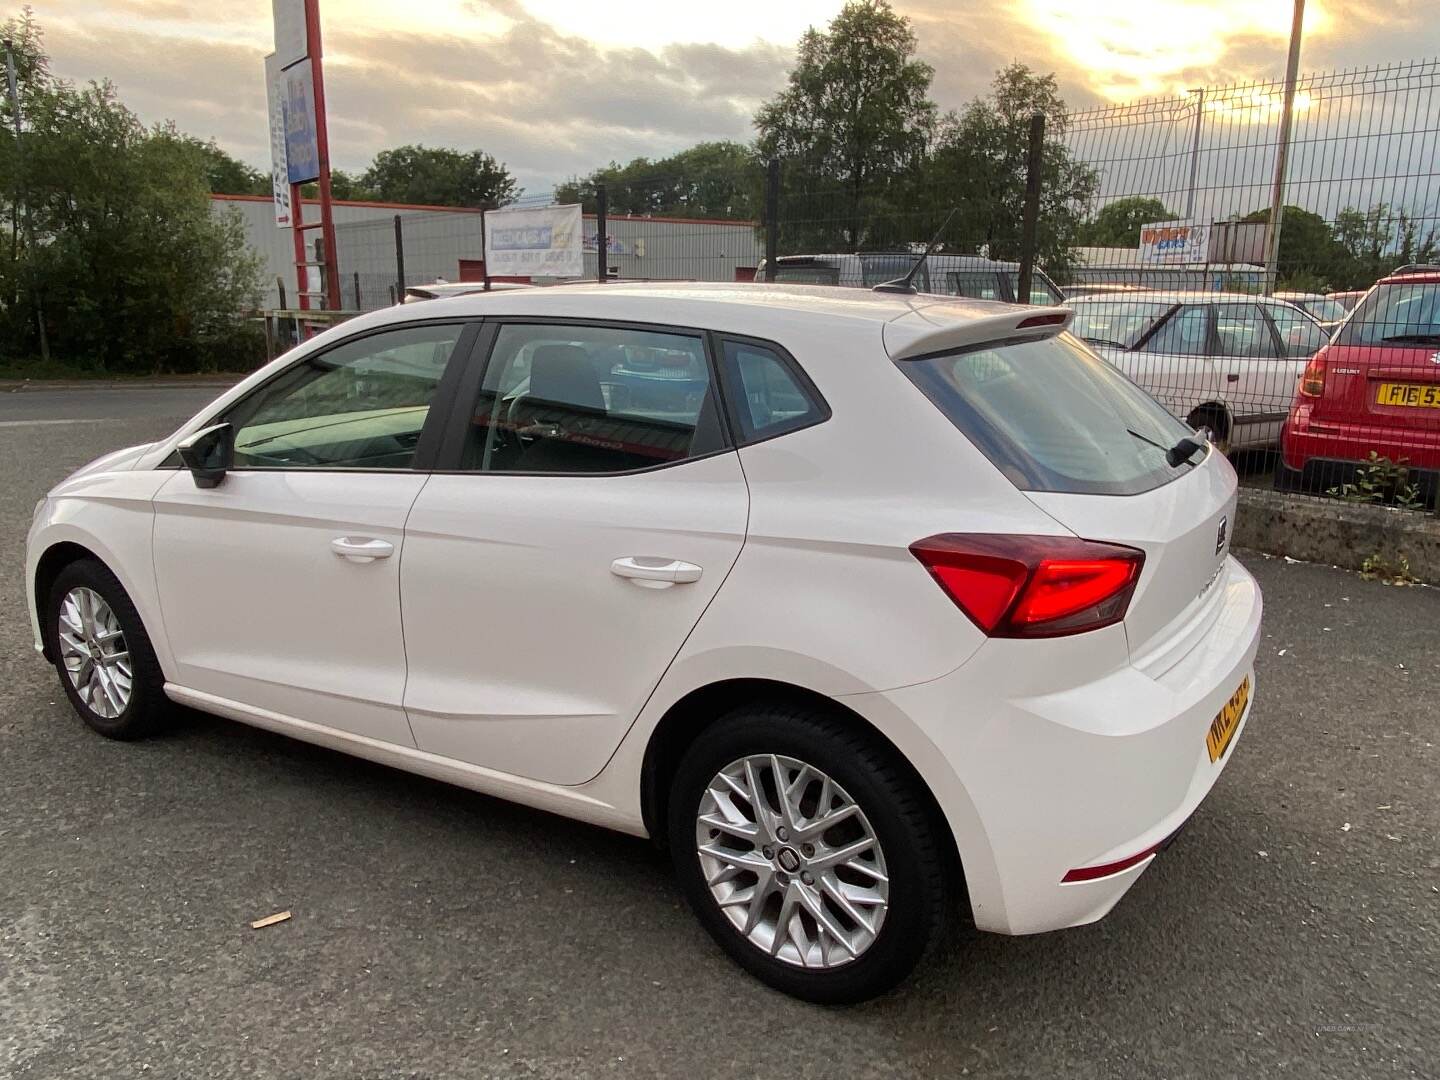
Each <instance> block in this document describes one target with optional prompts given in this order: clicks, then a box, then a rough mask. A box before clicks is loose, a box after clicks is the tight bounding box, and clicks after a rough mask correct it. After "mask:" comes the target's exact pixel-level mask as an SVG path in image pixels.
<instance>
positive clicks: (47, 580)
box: [34, 540, 114, 664]
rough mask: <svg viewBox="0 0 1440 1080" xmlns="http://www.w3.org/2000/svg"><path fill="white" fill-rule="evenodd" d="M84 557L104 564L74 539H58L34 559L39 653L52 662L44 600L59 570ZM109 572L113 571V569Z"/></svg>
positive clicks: (103, 562)
mask: <svg viewBox="0 0 1440 1080" xmlns="http://www.w3.org/2000/svg"><path fill="white" fill-rule="evenodd" d="M85 559H90V560H92V561H94V562H98V563H100V564H101V565H102V566H104V565H106V564H105V560H104V559H102V558H101V557H100V556H99V555H97V554H96V553H95V552H94V551H92V550H91V549H90V548H88V547H86V546H85V545H84V544H80V543H77V542H76V541H74V540H60V541H58V542H56V543H54V544H51V545H50V546H49V547H48V548H46V549H45V550H44V551H43V552H42V553H41V554H40V558H38V559H37V560H36V561H35V577H34V589H35V600H34V603H35V620H36V622H37V624H38V625H39V626H40V627H41V628H42V632H41V635H40V645H41V655H43V656H44V657H45V659H46V660H49V661H50V662H51V663H52V664H53V663H54V662H55V657H54V656H52V655H51V653H52V652H53V651H54V650H52V649H51V648H50V635H49V634H47V633H44V632H43V628H44V626H45V602H46V600H47V599H49V596H50V589H51V587H52V586H53V585H54V584H55V579H56V578H58V577H59V576H60V573H61V571H63V570H64V569H65V568H66V567H67V566H70V565H71V564H73V563H77V562H81V561H83V560H85ZM111 572H112V573H114V571H113V570H112V571H111Z"/></svg>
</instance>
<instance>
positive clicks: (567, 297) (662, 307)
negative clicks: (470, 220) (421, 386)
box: [336, 282, 1074, 357]
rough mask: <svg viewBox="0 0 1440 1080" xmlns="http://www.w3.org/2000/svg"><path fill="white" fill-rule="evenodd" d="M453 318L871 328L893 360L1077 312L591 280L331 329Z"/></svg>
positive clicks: (432, 305)
mask: <svg viewBox="0 0 1440 1080" xmlns="http://www.w3.org/2000/svg"><path fill="white" fill-rule="evenodd" d="M421 308H423V316H422V314H421V310H420V309H421ZM455 315H460V316H472V317H473V316H483V315H496V316H500V315H504V316H507V317H524V316H526V315H531V316H536V317H546V316H549V317H552V318H576V319H606V320H615V321H620V322H638V323H648V324H652V325H659V326H664V325H673V326H676V327H685V328H694V329H700V330H718V331H722V332H727V333H733V334H746V335H750V336H754V337H760V338H775V337H780V338H781V339H782V341H783V340H784V337H785V335H784V333H783V332H784V331H785V329H786V328H790V329H791V330H793V329H795V328H796V326H797V324H798V325H800V326H803V325H805V324H813V323H820V322H824V323H830V324H833V323H834V322H836V321H837V320H839V321H845V322H849V323H852V324H855V325H856V326H857V328H858V326H860V325H863V324H869V325H871V326H873V327H874V328H875V330H876V331H877V333H880V332H883V333H884V340H885V343H886V346H887V348H888V349H889V351H890V354H891V355H892V356H895V357H899V356H902V355H905V356H912V355H919V351H930V352H935V351H941V350H943V349H947V348H960V347H963V346H965V345H969V344H975V343H978V342H984V341H989V340H994V339H997V338H1001V337H1005V336H1013V334H1014V333H1015V332H1016V331H1017V330H1024V331H1029V332H1035V333H1051V334H1053V333H1058V332H1059V331H1060V330H1062V329H1064V328H1065V327H1066V326H1068V325H1069V323H1070V320H1071V318H1072V317H1073V316H1074V312H1073V311H1071V310H1070V309H1069V308H1062V307H1040V306H1035V305H1029V306H1022V305H1019V304H1005V303H1001V302H999V301H995V300H972V299H969V298H966V297H957V296H937V295H934V294H929V293H908V294H907V293H886V292H872V291H871V290H869V289H854V288H845V287H843V286H838V285H774V284H759V283H753V284H752V283H747V282H735V283H726V282H645V283H640V282H635V283H624V282H612V283H607V284H604V285H601V284H599V283H598V282H597V283H591V284H584V285H551V286H548V287H546V288H543V289H518V290H514V291H506V292H501V293H483V292H479V293H466V294H464V295H461V296H454V297H443V298H437V299H435V300H427V301H426V302H425V303H424V305H412V306H410V307H409V308H408V309H407V308H406V307H401V306H397V307H393V308H385V309H382V310H381V311H378V312H372V313H370V314H368V315H361V316H358V317H356V318H355V319H352V320H350V321H349V322H347V323H344V324H341V326H340V327H337V328H336V329H337V330H341V329H344V328H345V327H350V328H351V329H352V330H355V329H364V328H368V327H371V326H383V325H385V324H387V323H391V322H399V321H410V320H414V319H417V318H421V317H424V318H427V319H429V318H436V317H440V316H455ZM1022 323H1024V324H1025V325H1024V326H1023V327H1022V326H1021V324H1022ZM917 350H918V351H917Z"/></svg>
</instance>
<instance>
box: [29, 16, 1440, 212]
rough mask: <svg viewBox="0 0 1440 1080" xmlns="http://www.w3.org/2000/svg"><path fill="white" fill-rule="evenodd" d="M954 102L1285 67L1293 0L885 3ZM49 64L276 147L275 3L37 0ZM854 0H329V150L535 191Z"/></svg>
mask: <svg viewBox="0 0 1440 1080" xmlns="http://www.w3.org/2000/svg"><path fill="white" fill-rule="evenodd" d="M1436 2H1437V0H1310V3H1309V7H1308V12H1307V17H1306V42H1305V51H1304V55H1303V59H1302V69H1304V70H1316V69H1322V68H1337V67H1358V66H1365V65H1371V64H1379V63H1385V62H1388V61H1392V60H1399V59H1411V58H1419V57H1428V56H1434V55H1436V54H1437V53H1440V19H1436V18H1434V15H1435V8H1436ZM894 3H895V7H896V8H897V10H899V11H901V12H903V13H904V14H905V15H907V16H909V17H910V19H911V20H912V21H913V23H914V26H915V30H916V33H917V34H918V36H919V39H920V53H921V55H922V56H923V58H924V59H926V60H928V61H929V62H930V63H931V64H933V65H934V67H935V72H936V74H935V83H934V87H933V96H934V98H935V100H936V101H937V102H938V103H939V104H940V106H941V107H942V108H958V107H960V106H962V105H963V104H964V103H965V102H967V101H969V100H970V99H971V98H973V97H975V96H977V95H978V94H981V93H983V92H984V91H985V88H986V85H987V84H988V82H989V80H990V77H991V75H992V74H993V73H994V71H995V70H996V69H997V68H999V67H1001V66H1003V65H1004V64H1006V63H1008V62H1009V61H1011V60H1012V59H1019V60H1022V61H1023V62H1025V63H1027V64H1029V65H1030V66H1031V67H1033V68H1036V69H1038V70H1042V71H1054V72H1056V73H1057V74H1058V75H1059V77H1060V82H1061V88H1062V90H1063V92H1064V94H1065V97H1066V100H1067V101H1069V102H1070V103H1071V104H1072V105H1074V106H1082V105H1089V104H1097V103H1101V102H1107V101H1126V100H1131V99H1134V98H1137V97H1142V96H1150V95H1164V94H1171V93H1176V92H1179V91H1182V90H1183V89H1184V88H1186V87H1190V86H1198V85H1205V84H1207V83H1208V84H1214V83H1217V82H1230V81H1235V80H1241V79H1252V78H1276V77H1279V76H1281V75H1282V74H1283V71H1284V54H1285V41H1286V37H1287V35H1288V33H1289V24H1290V11H1291V3H1290V0H1004V2H999V3H997V2H994V0H894ZM32 4H33V6H34V10H35V15H36V17H37V18H38V19H39V21H40V23H41V25H42V27H43V28H44V29H45V32H46V36H47V44H48V47H49V50H50V53H51V56H52V68H53V70H54V72H55V73H56V74H58V75H62V76H64V77H67V78H72V79H76V80H81V81H83V80H89V79H102V78H108V79H110V80H111V81H113V82H114V83H115V84H116V85H117V87H118V88H119V92H120V95H121V97H122V99H123V100H124V101H125V102H126V103H127V104H128V105H129V106H130V107H131V108H133V109H134V110H136V111H137V112H138V113H139V114H140V115H141V117H142V118H143V119H145V120H147V121H153V120H160V119H165V118H170V119H173V120H175V121H176V122H177V123H178V124H179V125H180V127H181V128H182V129H184V130H185V131H188V132H190V133H192V134H195V135H199V136H201V137H213V138H215V139H216V140H217V141H218V142H219V143H220V144H221V145H222V146H224V147H225V148H226V149H228V150H229V151H231V152H232V153H234V154H235V155H237V156H238V157H240V158H242V159H244V160H246V161H248V162H250V163H252V164H254V165H257V166H261V167H264V166H265V165H266V163H267V160H268V154H269V150H268V136H267V131H266V113H265V89H264V85H263V79H262V75H261V69H262V57H263V56H264V55H265V54H266V53H267V52H269V51H271V49H272V47H273V45H272V37H271V25H270V20H271V9H270V0H218V2H217V0H211V2H209V3H204V2H196V0H32ZM840 6H841V0H717V2H714V3H700V2H698V0H605V2H598V0H423V2H421V3H414V4H405V3H397V2H395V0H321V12H322V19H323V33H324V40H325V52H326V86H327V95H328V97H329V105H330V110H329V111H330V139H331V153H332V158H333V161H334V163H335V165H336V166H338V167H343V168H347V169H360V168H363V167H364V166H365V165H366V164H367V163H368V162H369V160H370V158H371V156H372V155H373V154H374V153H375V151H377V150H379V149H383V148H384V147H386V146H393V145H397V144H400V143H407V142H423V143H428V144H438V145H445V146H454V147H459V148H463V149H470V148H474V147H480V148H482V149H485V150H487V151H489V152H491V153H493V154H495V155H496V157H498V158H500V159H501V160H502V161H505V162H506V163H507V164H508V165H509V167H510V169H511V170H512V171H513V172H514V173H515V174H516V175H517V176H518V177H519V178H520V181H521V183H522V184H523V185H524V186H525V187H527V188H528V189H529V190H530V191H532V192H534V191H539V190H541V189H544V188H548V187H549V186H550V185H551V184H552V183H554V182H555V181H556V180H558V179H562V178H564V177H566V176H569V175H571V174H574V173H583V172H586V171H588V170H589V169H591V168H594V167H595V166H597V165H602V164H604V163H606V162H608V161H610V160H617V161H627V160H629V159H630V158H633V157H636V156H639V155H645V156H650V157H657V156H663V155H664V154H667V153H670V152H673V151H675V150H678V149H682V148H684V147H686V146H689V145H691V144H693V143H695V142H698V141H700V140H704V139H742V140H748V139H749V138H750V137H752V135H753V130H752V128H751V126H750V118H751V116H752V114H753V112H754V109H755V107H756V105H757V104H758V103H759V102H761V101H762V100H764V99H765V98H767V97H769V96H771V95H772V94H774V93H775V92H776V91H777V90H778V89H779V88H780V87H782V86H783V85H784V81H785V74H786V71H787V70H788V67H789V64H790V61H791V58H792V56H793V52H794V46H795V42H796V41H797V40H798V38H799V37H800V35H801V34H802V33H803V32H804V31H805V29H806V27H808V26H811V25H816V26H823V25H824V24H825V23H827V22H828V21H829V19H830V18H831V17H833V15H834V14H835V13H836V11H838V10H839V8H840Z"/></svg>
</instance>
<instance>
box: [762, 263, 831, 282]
mask: <svg viewBox="0 0 1440 1080" xmlns="http://www.w3.org/2000/svg"><path fill="white" fill-rule="evenodd" d="M773 280H774V281H775V282H776V283H778V284H781V285H839V284H840V268H839V267H836V266H827V265H825V264H824V263H801V264H799V265H796V266H786V265H785V264H784V263H780V264H778V265H777V266H776V267H775V277H774V279H773Z"/></svg>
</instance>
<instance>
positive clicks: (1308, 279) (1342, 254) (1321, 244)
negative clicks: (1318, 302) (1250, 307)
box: [1241, 203, 1373, 291]
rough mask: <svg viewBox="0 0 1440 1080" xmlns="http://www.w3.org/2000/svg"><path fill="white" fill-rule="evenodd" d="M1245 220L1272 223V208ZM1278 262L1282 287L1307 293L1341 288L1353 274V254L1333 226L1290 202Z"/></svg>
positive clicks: (1265, 208)
mask: <svg viewBox="0 0 1440 1080" xmlns="http://www.w3.org/2000/svg"><path fill="white" fill-rule="evenodd" d="M1241 220H1242V221H1269V220H1270V208H1269V207H1268V206H1267V207H1264V208H1263V209H1260V210H1255V211H1252V212H1251V213H1249V214H1246V215H1245V216H1244V217H1243V218H1241ZM1275 262H1276V266H1275V270H1276V275H1277V277H1278V278H1279V281H1280V284H1281V286H1282V287H1286V286H1293V287H1296V288H1300V287H1302V286H1303V287H1305V288H1304V291H1313V290H1317V289H1320V288H1325V287H1334V286H1337V285H1338V284H1340V283H1342V282H1344V281H1346V280H1347V279H1348V277H1349V276H1350V274H1351V273H1353V269H1352V267H1353V260H1352V259H1351V257H1350V253H1349V252H1347V251H1346V248H1345V245H1344V244H1343V243H1341V242H1340V241H1338V240H1337V239H1336V236H1335V233H1334V232H1332V231H1331V228H1330V225H1329V223H1328V222H1327V221H1326V220H1325V219H1324V218H1322V217H1321V216H1320V215H1319V214H1316V213H1313V212H1312V211H1310V210H1305V209H1302V208H1301V207H1299V206H1291V205H1290V204H1289V203H1286V204H1285V212H1284V213H1283V214H1282V215H1281V216H1280V250H1279V251H1278V252H1277V253H1276V260H1275ZM1372 280H1373V279H1372Z"/></svg>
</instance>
